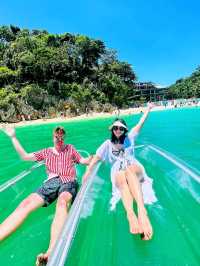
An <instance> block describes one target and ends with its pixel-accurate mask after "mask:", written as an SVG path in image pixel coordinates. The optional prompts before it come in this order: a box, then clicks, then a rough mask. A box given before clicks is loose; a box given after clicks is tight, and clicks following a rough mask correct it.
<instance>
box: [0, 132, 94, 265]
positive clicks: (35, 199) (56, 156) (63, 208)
mask: <svg viewBox="0 0 200 266" xmlns="http://www.w3.org/2000/svg"><path fill="white" fill-rule="evenodd" d="M5 133H6V134H7V135H8V136H9V137H10V138H11V140H12V143H13V146H14V147H15V149H16V151H17V152H18V153H19V155H20V156H21V158H22V159H23V160H28V161H44V163H45V165H46V170H47V175H48V180H47V181H46V182H44V183H43V184H42V186H41V187H40V188H38V189H37V190H36V191H35V192H34V193H32V194H30V195H29V196H28V197H27V198H25V199H24V200H23V201H22V202H21V203H20V204H19V206H18V207H17V208H16V209H15V210H14V212H13V213H11V214H10V216H8V218H7V219H6V220H5V221H4V222H3V223H2V224H1V225H0V240H3V239H4V238H6V237H7V236H8V235H10V234H11V233H12V232H14V231H15V230H16V229H17V228H18V227H19V226H20V225H21V224H22V223H23V221H24V220H25V219H26V217H27V216H28V215H29V214H30V213H31V212H32V211H34V210H35V209H37V208H39V207H41V206H48V205H49V204H51V203H52V202H53V201H54V200H55V199H57V204H56V211H55V216H54V220H53V222H52V225H51V238H50V243H49V247H48V250H47V251H46V253H42V254H40V255H38V257H37V262H36V265H41V264H45V263H47V261H48V258H49V255H50V254H51V251H52V249H53V248H54V246H55V243H56V240H57V238H58V236H59V234H60V232H61V230H62V227H63V224H64V221H65V219H66V217H67V212H68V206H69V203H70V202H71V201H73V200H74V198H75V196H76V193H77V188H78V184H77V181H76V179H75V177H76V170H75V167H74V164H75V163H81V164H89V162H90V157H88V158H83V157H81V155H80V154H79V153H78V152H77V151H76V150H75V148H74V147H73V146H72V145H70V144H68V145H65V144H64V136H65V130H64V128H62V127H56V128H55V130H54V132H53V143H54V147H50V148H46V149H43V150H41V151H38V152H34V153H27V152H26V151H25V150H24V148H23V147H22V145H21V144H20V142H19V140H18V139H17V138H16V134H15V129H14V128H7V129H5Z"/></svg>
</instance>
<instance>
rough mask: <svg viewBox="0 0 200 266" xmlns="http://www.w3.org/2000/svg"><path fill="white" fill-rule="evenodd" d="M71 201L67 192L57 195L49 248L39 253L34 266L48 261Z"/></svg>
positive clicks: (70, 196)
mask: <svg viewBox="0 0 200 266" xmlns="http://www.w3.org/2000/svg"><path fill="white" fill-rule="evenodd" d="M71 199H72V195H71V194H70V193H69V192H67V191H65V192H62V193H61V194H60V195H59V197H58V200H57V204H56V212H55V216H54V219H53V222H52V225H51V238H50V243H49V248H48V250H47V251H46V253H41V254H40V255H38V257H37V262H36V265H40V263H42V262H44V263H45V262H47V261H48V258H49V256H50V254H51V252H52V249H53V248H54V246H55V243H56V241H57V239H58V236H59V234H60V232H61V230H62V228H63V225H64V222H65V220H66V218H67V214H68V204H69V203H70V201H71Z"/></svg>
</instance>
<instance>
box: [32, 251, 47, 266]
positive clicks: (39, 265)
mask: <svg viewBox="0 0 200 266" xmlns="http://www.w3.org/2000/svg"><path fill="white" fill-rule="evenodd" d="M48 258H49V255H48V254H47V253H41V254H39V255H38V256H37V259H36V264H35V265H36V266H44V265H46V264H47V262H48Z"/></svg>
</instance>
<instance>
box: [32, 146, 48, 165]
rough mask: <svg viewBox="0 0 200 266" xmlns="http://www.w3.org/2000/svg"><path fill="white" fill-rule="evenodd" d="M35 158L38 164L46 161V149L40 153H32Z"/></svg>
mask: <svg viewBox="0 0 200 266" xmlns="http://www.w3.org/2000/svg"><path fill="white" fill-rule="evenodd" d="M33 154H34V156H35V160H36V161H38V162H40V161H43V160H45V159H46V157H47V149H43V150H41V151H36V152H34V153H33Z"/></svg>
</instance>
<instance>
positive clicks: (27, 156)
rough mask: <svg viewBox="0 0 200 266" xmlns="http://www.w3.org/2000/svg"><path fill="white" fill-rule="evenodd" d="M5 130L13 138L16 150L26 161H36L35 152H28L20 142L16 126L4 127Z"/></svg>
mask: <svg viewBox="0 0 200 266" xmlns="http://www.w3.org/2000/svg"><path fill="white" fill-rule="evenodd" d="M4 132H5V133H6V134H7V135H8V136H9V137H10V139H11V140H12V144H13V146H14V148H15V150H16V151H17V152H18V154H19V155H20V157H21V158H22V159H23V160H25V161H35V160H36V159H35V156H34V154H33V153H27V152H26V151H25V150H24V148H23V147H22V145H21V144H20V142H19V140H18V139H17V137H16V134H15V129H14V128H6V129H4Z"/></svg>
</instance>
